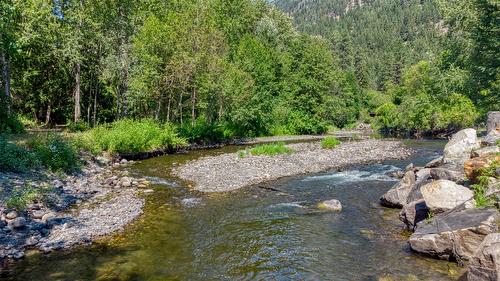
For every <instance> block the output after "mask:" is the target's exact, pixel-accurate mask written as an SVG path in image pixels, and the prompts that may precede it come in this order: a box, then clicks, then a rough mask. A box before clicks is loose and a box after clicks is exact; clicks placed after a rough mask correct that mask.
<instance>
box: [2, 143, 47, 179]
mask: <svg viewBox="0 0 500 281" xmlns="http://www.w3.org/2000/svg"><path fill="white" fill-rule="evenodd" d="M37 166H39V161H38V159H37V158H36V156H35V154H34V153H32V152H30V151H28V150H26V149H25V148H23V147H20V146H17V145H15V144H12V143H9V142H7V140H6V139H5V138H3V137H1V136H0V170H1V171H6V172H26V171H28V170H29V169H32V168H35V167H37Z"/></svg>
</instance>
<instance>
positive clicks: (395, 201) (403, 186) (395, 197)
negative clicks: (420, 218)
mask: <svg viewBox="0 0 500 281" xmlns="http://www.w3.org/2000/svg"><path fill="white" fill-rule="evenodd" d="M414 184H415V173H414V172H413V171H407V172H406V173H405V174H404V176H403V178H402V179H401V180H400V181H399V182H398V183H397V184H395V185H394V186H393V187H392V188H391V189H390V190H389V191H387V192H386V193H385V194H384V195H383V196H382V197H381V198H380V202H381V204H382V205H384V206H387V207H391V208H402V207H403V206H404V205H405V204H406V200H407V198H408V194H409V193H410V191H411V190H412V189H413V186H414Z"/></svg>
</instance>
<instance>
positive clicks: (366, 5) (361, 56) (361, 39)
mask: <svg viewBox="0 0 500 281" xmlns="http://www.w3.org/2000/svg"><path fill="white" fill-rule="evenodd" d="M273 3H274V5H276V6H277V7H279V8H280V9H282V10H283V11H285V12H287V13H288V14H289V15H290V16H292V17H293V19H294V21H295V24H296V25H297V27H298V28H299V30H301V31H304V32H307V33H310V34H319V35H322V36H324V37H325V38H327V39H328V40H329V41H330V42H331V43H332V46H333V49H334V53H335V54H337V56H338V58H339V59H340V62H341V65H342V67H343V68H344V69H345V70H348V71H352V72H354V73H355V74H356V77H357V79H358V81H359V83H360V85H361V86H363V87H364V88H369V89H377V90H381V89H385V85H386V83H387V82H392V83H394V84H399V82H400V80H401V73H402V71H403V70H404V68H406V67H408V66H409V65H412V64H414V63H416V62H418V61H420V60H424V59H432V58H434V57H435V56H436V55H437V54H438V53H439V52H440V51H441V47H440V46H443V42H442V41H443V40H444V39H443V37H444V36H441V35H443V34H444V33H445V32H446V29H444V28H443V27H442V21H441V17H440V15H439V11H438V8H437V4H436V2H435V1H433V0H430V1H429V0H295V1H288V0H275V1H273Z"/></svg>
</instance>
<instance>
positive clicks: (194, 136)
mask: <svg viewBox="0 0 500 281" xmlns="http://www.w3.org/2000/svg"><path fill="white" fill-rule="evenodd" d="M179 135H180V136H181V137H182V138H185V139H186V140H187V141H189V142H190V143H215V142H220V141H223V140H225V139H229V138H231V137H232V132H231V130H229V129H227V127H226V126H224V124H216V123H215V124H208V123H207V122H206V120H205V119H204V118H201V117H200V118H198V119H196V122H195V123H194V124H191V123H188V124H184V125H183V126H181V127H180V128H179Z"/></svg>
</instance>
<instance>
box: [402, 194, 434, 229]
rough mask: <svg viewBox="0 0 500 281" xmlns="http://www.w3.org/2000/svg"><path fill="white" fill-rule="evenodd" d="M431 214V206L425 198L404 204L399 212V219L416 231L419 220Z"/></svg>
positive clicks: (408, 227)
mask: <svg viewBox="0 0 500 281" xmlns="http://www.w3.org/2000/svg"><path fill="white" fill-rule="evenodd" d="M428 215H429V207H427V205H426V204H425V200H424V199H418V200H415V201H412V202H410V203H408V204H406V205H404V206H403V209H402V210H401V212H400V213H399V219H400V220H401V221H402V222H403V223H404V224H405V225H406V228H407V229H408V230H410V231H414V230H415V227H416V226H417V223H418V222H421V221H423V220H425V219H426V218H427V217H428Z"/></svg>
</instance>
